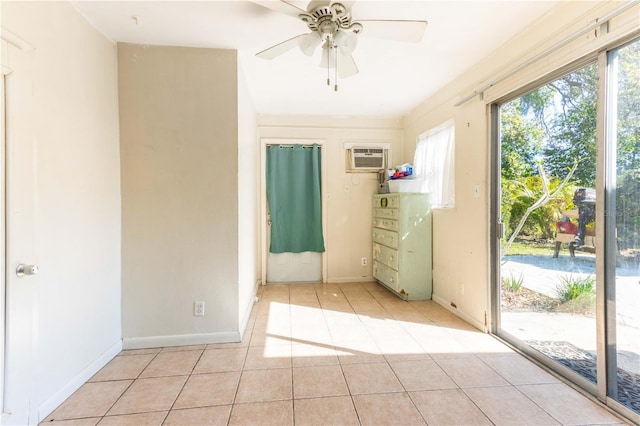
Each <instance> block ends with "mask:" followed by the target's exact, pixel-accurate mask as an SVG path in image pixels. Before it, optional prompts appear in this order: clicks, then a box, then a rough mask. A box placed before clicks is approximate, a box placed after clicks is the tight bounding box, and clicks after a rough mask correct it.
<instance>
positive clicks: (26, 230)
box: [1, 42, 38, 425]
mask: <svg viewBox="0 0 640 426" xmlns="http://www.w3.org/2000/svg"><path fill="white" fill-rule="evenodd" d="M3 50H4V51H7V50H8V51H9V55H8V57H10V58H11V61H10V62H7V63H5V61H4V60H3V64H2V65H3V70H6V71H7V72H8V71H9V70H10V72H9V73H8V74H6V76H4V77H3V80H4V85H3V92H4V93H3V100H4V103H3V107H4V110H5V111H4V112H5V114H4V115H3V116H4V117H5V121H4V123H3V129H2V133H3V136H4V138H3V142H4V147H3V148H4V149H3V150H2V152H3V154H4V155H3V158H2V162H1V164H2V167H3V169H4V170H3V171H4V173H2V175H3V177H4V178H5V180H4V182H3V186H4V189H5V191H4V198H3V202H4V206H3V209H2V211H3V213H4V214H5V221H3V222H2V223H3V225H4V226H5V227H4V228H3V231H5V240H6V242H5V246H6V253H4V256H3V260H4V267H5V268H4V275H3V276H4V286H5V288H4V290H5V291H4V294H5V300H4V304H3V306H4V309H5V315H4V318H5V324H4V333H5V339H4V344H5V347H4V389H3V413H2V419H1V421H2V424H5V425H7V424H12V425H13V424H15V425H25V424H36V423H37V421H38V418H37V404H35V403H32V402H33V401H32V397H33V395H34V393H33V391H34V383H35V380H34V377H33V372H34V370H35V369H34V368H33V367H34V363H33V354H34V349H35V346H36V339H37V333H36V325H37V322H36V320H37V309H36V302H35V301H36V288H37V285H38V276H37V275H35V273H36V272H37V270H35V269H33V268H30V266H29V265H37V254H36V247H37V245H36V221H35V217H36V215H35V209H36V205H37V203H36V196H37V194H36V191H35V188H36V173H35V170H36V168H35V162H36V149H35V138H34V129H33V125H32V123H31V122H30V117H31V114H30V110H31V108H32V102H31V96H30V95H31V91H32V90H33V88H32V79H31V74H30V72H29V69H30V58H31V56H32V55H30V54H29V53H26V52H24V51H23V50H22V49H20V48H18V47H16V46H14V45H11V44H8V43H5V42H3ZM3 57H4V55H3ZM20 265H25V266H23V267H22V268H20V269H21V271H22V273H18V270H19V266H20Z"/></svg>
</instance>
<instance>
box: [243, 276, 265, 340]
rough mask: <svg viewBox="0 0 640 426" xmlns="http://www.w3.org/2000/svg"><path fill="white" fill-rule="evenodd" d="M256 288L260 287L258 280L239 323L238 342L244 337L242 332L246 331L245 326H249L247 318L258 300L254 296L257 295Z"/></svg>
mask: <svg viewBox="0 0 640 426" xmlns="http://www.w3.org/2000/svg"><path fill="white" fill-rule="evenodd" d="M258 286H260V280H258V281H256V286H255V288H254V289H253V295H252V296H251V299H250V300H249V303H248V304H247V308H246V309H245V311H244V317H243V318H242V322H241V323H240V341H241V340H242V338H243V337H244V332H245V331H246V330H247V324H249V318H250V317H251V312H253V306H254V305H255V304H256V301H257V300H258V299H257V297H256V294H258Z"/></svg>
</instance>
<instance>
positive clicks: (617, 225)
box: [605, 40, 640, 413]
mask: <svg viewBox="0 0 640 426" xmlns="http://www.w3.org/2000/svg"><path fill="white" fill-rule="evenodd" d="M607 76H608V78H607V79H608V85H607V87H608V89H609V93H608V97H607V99H608V102H607V109H606V117H607V118H606V122H607V129H608V131H607V146H606V147H607V149H606V153H607V155H606V164H607V169H608V170H610V173H607V175H606V177H605V180H606V183H605V185H606V193H607V209H606V215H605V217H606V226H607V237H608V238H607V240H606V247H607V262H606V286H607V292H606V294H607V296H606V297H607V303H606V318H607V321H608V324H607V330H608V333H607V347H608V353H607V357H608V358H607V360H608V386H607V392H608V394H609V396H610V397H611V398H613V399H614V400H615V401H617V402H618V403H620V404H622V405H623V406H625V407H627V408H629V409H631V410H633V411H634V412H636V413H640V40H638V41H635V42H634V43H631V44H628V45H625V46H623V47H621V48H619V49H616V50H614V51H612V52H610V53H609V55H608V73H607Z"/></svg>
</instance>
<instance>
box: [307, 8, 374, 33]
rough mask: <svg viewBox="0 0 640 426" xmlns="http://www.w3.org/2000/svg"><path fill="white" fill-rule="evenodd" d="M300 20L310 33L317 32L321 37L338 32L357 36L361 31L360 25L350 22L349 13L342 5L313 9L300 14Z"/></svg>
mask: <svg viewBox="0 0 640 426" xmlns="http://www.w3.org/2000/svg"><path fill="white" fill-rule="evenodd" d="M300 19H302V21H304V23H306V24H307V27H309V29H310V30H311V31H317V32H319V33H320V34H322V35H323V36H326V35H334V34H335V33H336V32H337V31H338V30H351V31H353V32H354V33H356V34H357V33H358V32H359V31H360V30H361V29H362V25H361V24H360V23H358V22H352V20H351V13H349V11H347V8H346V7H345V6H344V5H343V4H342V3H332V4H325V5H321V6H318V7H315V8H313V9H311V10H310V11H309V12H308V13H301V14H300Z"/></svg>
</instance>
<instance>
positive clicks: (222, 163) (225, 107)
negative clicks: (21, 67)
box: [118, 44, 246, 347]
mask: <svg viewBox="0 0 640 426" xmlns="http://www.w3.org/2000/svg"><path fill="white" fill-rule="evenodd" d="M118 70H119V100H120V129H121V131H120V145H121V167H122V311H123V312H122V319H123V321H122V322H123V324H122V334H123V339H124V343H123V344H124V346H125V347H141V346H142V347H144V346H146V347H148V346H162V345H174V344H185V343H190V342H197V343H203V342H206V341H210V342H215V341H225V340H227V341H228V340H237V339H238V337H239V334H238V330H239V324H238V323H239V320H238V318H239V306H240V301H239V299H238V297H239V294H238V282H239V281H238V279H239V278H238V277H239V271H238V256H239V255H238V245H239V241H240V238H239V235H238V226H239V225H238V223H239V222H238V221H239V215H238V194H239V192H238V179H237V176H238V96H237V90H238V89H237V87H238V81H237V79H238V71H237V57H236V52H235V51H232V50H217V49H195V48H179V47H152V46H136V45H127V44H120V45H118ZM244 116H246V115H245V114H243V117H244ZM194 301H204V302H205V306H206V308H205V315H204V316H194V315H193V304H194ZM244 304H246V301H243V305H244ZM243 309H244V307H243Z"/></svg>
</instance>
